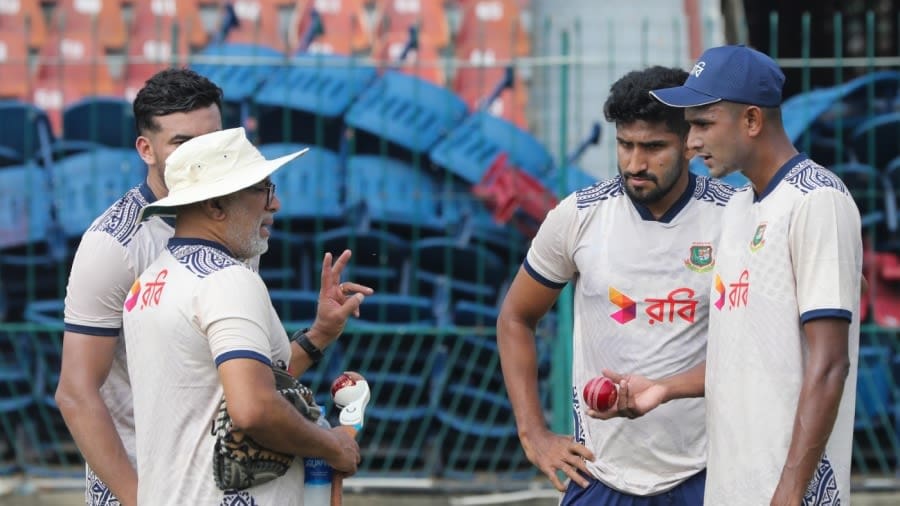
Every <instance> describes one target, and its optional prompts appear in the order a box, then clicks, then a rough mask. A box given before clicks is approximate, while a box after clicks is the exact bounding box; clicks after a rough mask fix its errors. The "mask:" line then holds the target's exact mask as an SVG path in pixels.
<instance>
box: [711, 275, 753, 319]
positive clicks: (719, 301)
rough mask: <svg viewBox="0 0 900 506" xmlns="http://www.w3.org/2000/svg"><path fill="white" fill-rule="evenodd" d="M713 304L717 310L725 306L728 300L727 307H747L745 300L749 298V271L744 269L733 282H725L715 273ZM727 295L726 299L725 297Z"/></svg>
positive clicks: (730, 308)
mask: <svg viewBox="0 0 900 506" xmlns="http://www.w3.org/2000/svg"><path fill="white" fill-rule="evenodd" d="M713 292H714V293H713V299H714V300H715V302H713V306H715V307H716V309H718V310H720V311H721V310H722V308H723V307H725V301H726V300H727V301H728V309H729V310H732V309H739V308H742V307H747V301H748V300H749V299H750V271H748V270H747V269H744V270H743V271H742V272H741V275H740V276H738V279H737V281H735V282H733V283H727V284H726V283H725V282H724V281H722V278H721V277H720V276H719V275H718V274H716V278H715V281H714V283H713ZM726 295H727V299H726Z"/></svg>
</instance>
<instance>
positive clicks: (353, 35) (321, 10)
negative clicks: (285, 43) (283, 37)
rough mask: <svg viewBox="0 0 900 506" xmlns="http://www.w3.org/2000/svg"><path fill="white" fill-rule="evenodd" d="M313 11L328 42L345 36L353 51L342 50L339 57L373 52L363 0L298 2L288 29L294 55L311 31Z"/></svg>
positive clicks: (299, 0) (312, 0)
mask: <svg viewBox="0 0 900 506" xmlns="http://www.w3.org/2000/svg"><path fill="white" fill-rule="evenodd" d="M313 9H315V10H316V12H318V14H319V17H320V18H321V20H322V28H323V30H324V34H325V37H326V38H327V39H328V40H335V39H336V38H338V37H342V38H345V39H347V41H348V42H349V47H350V51H349V52H345V51H341V52H339V54H352V53H354V52H359V51H366V50H368V49H370V47H371V45H372V41H371V37H370V35H369V29H368V27H367V24H366V11H365V6H364V5H363V1H362V0H297V1H296V3H295V4H294V11H293V15H292V17H291V25H290V28H289V30H290V36H291V45H290V49H291V52H294V51H296V50H297V49H298V42H299V41H300V38H301V37H302V36H303V34H305V33H306V32H307V30H308V29H309V27H310V22H311V19H312V10H313Z"/></svg>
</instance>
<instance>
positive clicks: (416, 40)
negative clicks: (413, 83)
mask: <svg viewBox="0 0 900 506" xmlns="http://www.w3.org/2000/svg"><path fill="white" fill-rule="evenodd" d="M372 59H374V60H375V61H376V62H378V63H379V66H380V67H381V68H382V69H393V70H397V71H399V72H403V73H404V74H410V75H414V76H418V77H419V78H420V79H423V80H425V81H428V82H430V83H433V84H436V85H438V86H443V85H444V81H445V79H446V78H445V75H444V69H443V63H442V62H441V59H440V54H439V53H438V47H437V46H436V45H434V43H433V42H431V40H430V39H428V38H427V37H422V36H421V35H420V34H418V32H416V31H415V30H413V31H412V33H410V32H405V33H404V32H391V33H386V34H384V35H382V36H381V37H379V38H378V40H376V41H375V44H374V45H373V46H372Z"/></svg>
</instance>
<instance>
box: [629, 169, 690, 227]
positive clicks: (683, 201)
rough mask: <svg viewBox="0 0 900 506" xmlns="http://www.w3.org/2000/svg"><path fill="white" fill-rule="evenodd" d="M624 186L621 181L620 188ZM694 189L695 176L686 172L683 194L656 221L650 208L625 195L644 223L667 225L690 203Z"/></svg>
mask: <svg viewBox="0 0 900 506" xmlns="http://www.w3.org/2000/svg"><path fill="white" fill-rule="evenodd" d="M624 185H625V180H624V179H623V180H622V186H624ZM696 187H697V175H696V174H694V173H693V172H688V184H687V187H685V189H684V192H683V193H682V194H681V196H680V197H678V200H676V201H675V203H674V204H672V207H670V208H669V209H668V210H667V211H666V212H665V213H663V215H662V216H660V217H659V219H658V220H657V219H656V218H655V217H654V216H653V213H651V212H650V208H648V207H647V206H645V205H644V204H641V203H640V202H635V200H634V199H632V198H631V195H628V193H627V192H626V193H625V194H626V195H628V199H629V200H631V203H632V204H634V208H635V209H637V212H638V214H639V215H641V219H643V220H644V221H658V222H660V223H669V222H670V221H672V220H673V219H674V218H675V217H676V216H678V213H680V212H681V210H682V209H684V206H686V205H687V204H688V202H690V201H691V197H692V196H693V195H694V190H695V189H696Z"/></svg>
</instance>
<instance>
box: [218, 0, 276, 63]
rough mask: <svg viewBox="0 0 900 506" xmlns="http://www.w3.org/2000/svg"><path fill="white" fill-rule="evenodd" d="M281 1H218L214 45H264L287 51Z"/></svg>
mask: <svg viewBox="0 0 900 506" xmlns="http://www.w3.org/2000/svg"><path fill="white" fill-rule="evenodd" d="M283 4H284V2H282V1H280V0H221V1H220V2H219V8H218V20H219V25H218V26H217V31H216V35H215V37H214V42H217V43H218V42H226V43H229V44H250V45H256V46H266V47H270V48H272V49H275V50H277V51H278V52H279V53H282V54H285V53H287V51H288V38H287V37H288V36H287V30H286V26H287V23H283V22H282V15H281V7H282V5H283Z"/></svg>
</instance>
